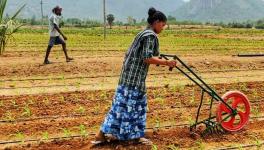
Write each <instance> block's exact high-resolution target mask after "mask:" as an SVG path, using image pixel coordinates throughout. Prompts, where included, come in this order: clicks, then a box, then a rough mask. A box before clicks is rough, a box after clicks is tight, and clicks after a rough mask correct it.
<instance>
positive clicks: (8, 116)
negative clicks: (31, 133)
mask: <svg viewBox="0 0 264 150" xmlns="http://www.w3.org/2000/svg"><path fill="white" fill-rule="evenodd" d="M4 119H5V120H7V121H14V120H15V118H14V116H13V115H12V113H11V112H10V111H7V112H6V113H5V114H4Z"/></svg>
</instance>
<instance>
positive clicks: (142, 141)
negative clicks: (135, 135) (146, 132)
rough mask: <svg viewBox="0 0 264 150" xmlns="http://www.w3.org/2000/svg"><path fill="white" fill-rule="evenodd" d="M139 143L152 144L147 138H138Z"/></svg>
mask: <svg viewBox="0 0 264 150" xmlns="http://www.w3.org/2000/svg"><path fill="white" fill-rule="evenodd" d="M139 143H141V144H144V145H152V144H153V143H152V142H151V141H150V140H149V139H146V138H140V139H139Z"/></svg>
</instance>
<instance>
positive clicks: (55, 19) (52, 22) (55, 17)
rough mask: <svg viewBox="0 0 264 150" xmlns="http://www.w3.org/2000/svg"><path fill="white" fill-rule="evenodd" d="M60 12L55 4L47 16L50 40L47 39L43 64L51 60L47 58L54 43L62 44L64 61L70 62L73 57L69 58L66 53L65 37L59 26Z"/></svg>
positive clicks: (60, 9)
mask: <svg viewBox="0 0 264 150" xmlns="http://www.w3.org/2000/svg"><path fill="white" fill-rule="evenodd" d="M61 12H62V8H61V7H59V6H56V7H55V8H53V9H52V14H51V15H50V17H49V34H50V40H49V45H48V48H47V51H46V57H45V60H44V64H51V62H50V61H49V59H48V57H49V54H50V51H51V49H52V47H53V46H54V45H59V44H61V45H62V49H63V52H64V54H65V57H66V62H70V61H72V60H73V58H70V57H69V56H68V53H67V48H66V42H65V41H66V40H67V37H66V36H65V35H64V34H63V33H62V32H61V30H60V28H59V21H60V18H61Z"/></svg>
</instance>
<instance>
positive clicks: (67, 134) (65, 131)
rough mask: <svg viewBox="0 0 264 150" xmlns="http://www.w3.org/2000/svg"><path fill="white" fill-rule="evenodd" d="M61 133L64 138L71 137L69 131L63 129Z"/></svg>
mask: <svg viewBox="0 0 264 150" xmlns="http://www.w3.org/2000/svg"><path fill="white" fill-rule="evenodd" d="M62 131H63V134H64V136H65V137H70V136H71V135H72V133H71V131H70V130H69V129H66V128H63V129H62Z"/></svg>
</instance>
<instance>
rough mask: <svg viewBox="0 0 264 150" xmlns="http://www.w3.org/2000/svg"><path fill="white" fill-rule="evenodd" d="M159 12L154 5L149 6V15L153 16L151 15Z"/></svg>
mask: <svg viewBox="0 0 264 150" xmlns="http://www.w3.org/2000/svg"><path fill="white" fill-rule="evenodd" d="M156 12H157V10H156V9H155V8H153V7H151V8H149V11H148V15H149V16H150V17H151V16H154V14H155V13H156Z"/></svg>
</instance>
